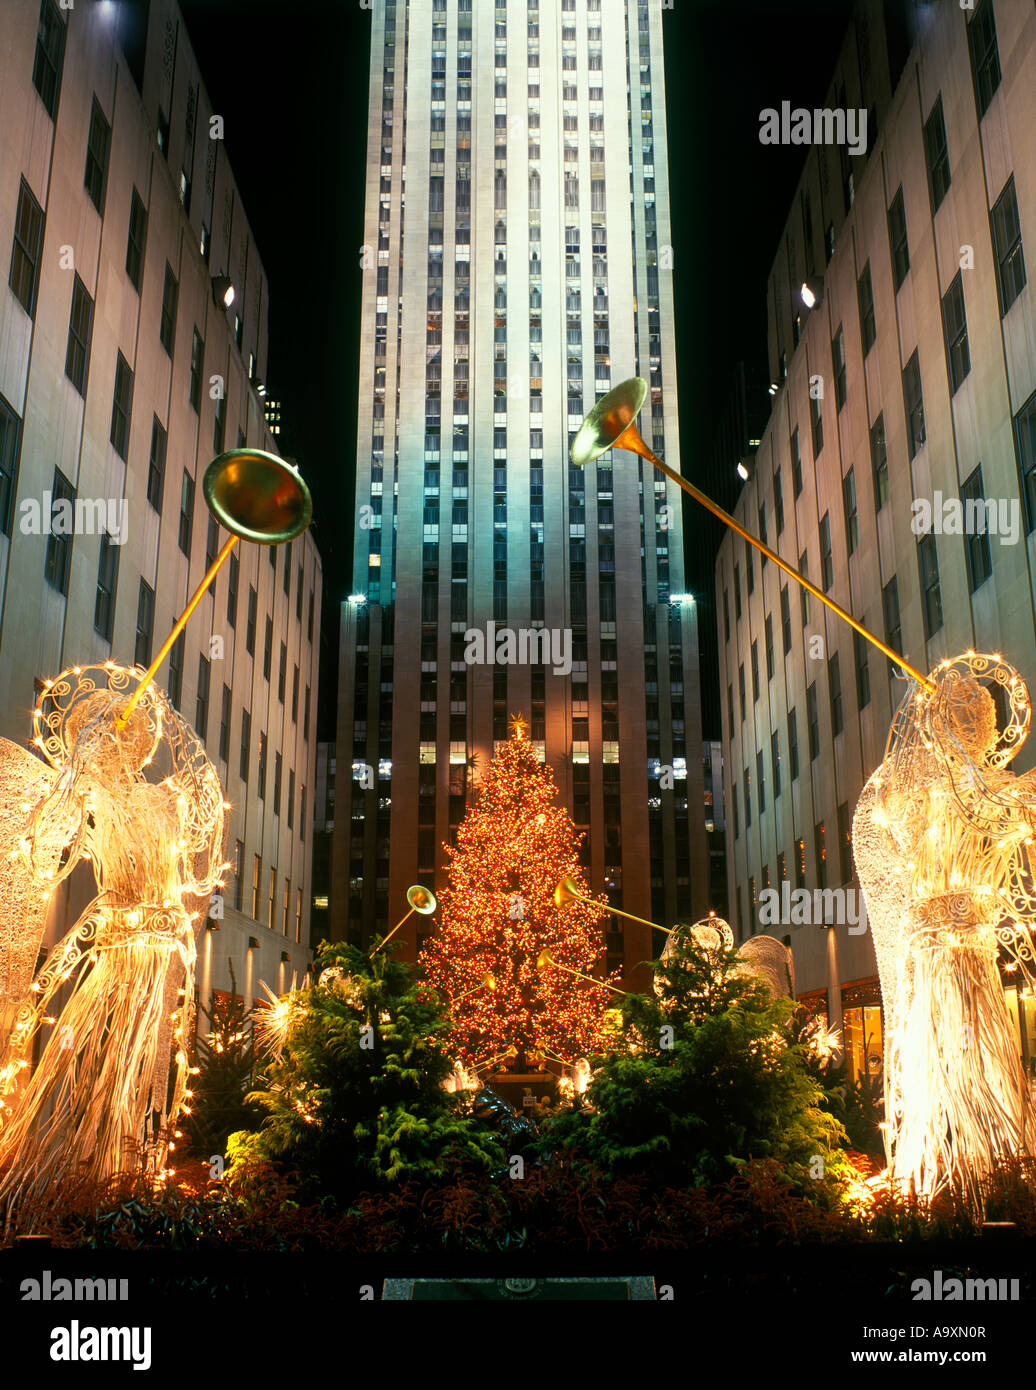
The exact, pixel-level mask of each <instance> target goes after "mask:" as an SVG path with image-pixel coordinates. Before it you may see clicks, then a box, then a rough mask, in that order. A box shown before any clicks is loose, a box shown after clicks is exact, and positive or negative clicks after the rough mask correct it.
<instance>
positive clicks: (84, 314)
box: [65, 275, 94, 397]
mask: <svg viewBox="0 0 1036 1390" xmlns="http://www.w3.org/2000/svg"><path fill="white" fill-rule="evenodd" d="M93 326H94V302H93V300H92V299H91V298H90V296H89V295H88V294H87V292H86V286H85V285H84V284H83V282H82V280H80V278H79V276H78V275H76V276H75V277H74V279H73V281H72V310H71V312H70V314H69V316H68V346H67V348H66V349H65V375H66V376H67V377H68V379H69V381H70V382H71V383H72V385H73V386H74V387H75V388H76V390H77V391H78V392H79V394H80V395H81V396H84V397H85V395H86V369H87V364H88V363H89V361H90V338H91V335H92V333H93Z"/></svg>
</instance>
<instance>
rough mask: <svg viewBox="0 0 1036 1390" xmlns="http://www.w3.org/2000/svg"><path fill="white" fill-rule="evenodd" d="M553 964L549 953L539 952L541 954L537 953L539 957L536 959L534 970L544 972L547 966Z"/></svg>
mask: <svg viewBox="0 0 1036 1390" xmlns="http://www.w3.org/2000/svg"><path fill="white" fill-rule="evenodd" d="M553 964H554V961H553V960H552V958H551V954H550V952H549V951H541V952H540V953H539V955H538V956H537V957H536V969H537V970H546V968H547V966H548V965H553Z"/></svg>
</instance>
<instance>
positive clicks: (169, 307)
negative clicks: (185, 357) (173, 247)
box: [158, 261, 180, 357]
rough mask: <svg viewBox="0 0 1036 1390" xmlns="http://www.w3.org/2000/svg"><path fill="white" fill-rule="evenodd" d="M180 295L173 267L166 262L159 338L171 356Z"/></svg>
mask: <svg viewBox="0 0 1036 1390" xmlns="http://www.w3.org/2000/svg"><path fill="white" fill-rule="evenodd" d="M179 295H180V286H179V285H178V284H177V281H176V276H175V275H174V274H173V268H172V266H171V265H170V264H169V262H168V261H167V262H166V267H165V284H164V286H163V288H162V317H161V319H160V320H159V324H158V340H159V342H160V343H161V344H162V346H163V347H164V348H165V350H166V352H167V353H168V354H169V356H170V357H172V355H173V340H174V338H175V336H176V303H177V300H178V299H179Z"/></svg>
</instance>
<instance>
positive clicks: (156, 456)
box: [147, 415, 166, 515]
mask: <svg viewBox="0 0 1036 1390" xmlns="http://www.w3.org/2000/svg"><path fill="white" fill-rule="evenodd" d="M165 450H166V432H165V430H164V429H163V428H162V426H161V424H160V422H159V419H158V416H157V415H155V416H153V417H152V420H151V452H150V454H149V455H148V464H147V500H148V501H149V502H150V503H151V505H152V507H154V509H155V511H156V512H158V513H159V515H161V512H162V490H163V488H164V486H165Z"/></svg>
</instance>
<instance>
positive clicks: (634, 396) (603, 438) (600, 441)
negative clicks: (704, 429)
mask: <svg viewBox="0 0 1036 1390" xmlns="http://www.w3.org/2000/svg"><path fill="white" fill-rule="evenodd" d="M647 394H648V384H647V382H646V381H645V380H644V378H643V377H639V376H631V377H630V378H629V379H628V380H626V381H621V382H620V383H619V384H618V386H613V387H612V389H611V390H610V391H609V392H608V394H607V395H606V396H602V397H601V399H600V400H599V401H598V402H597V404H596V405H595V406H594V407H593V409H592V410H591V411H590V412H589V413H588V414H587V415H586V417H585V418H584V420H583V423H582V424H581V425H580V426H579V429H578V431H577V432H576V437H575V439H573V441H572V448H571V450H570V457H571V459H572V462H573V463H574V464H576V465H577V466H585V465H586V464H588V463H593V461H594V460H595V459H596V458H599V457H600V456H601V454H603V453H604V452H605V451H606V450H608V449H628V450H629V451H630V453H633V454H639V455H640V457H641V458H642V459H645V460H646V461H647V462H648V463H650V464H652V465H653V466H654V467H655V468H657V469H658V470H659V472H660V473H664V474H665V475H666V477H667V478H670V479H672V481H673V482H674V483H675V484H676V485H677V487H679V488H682V489H683V491H684V492H686V493H688V494H689V495H690V496H691V497H693V498H694V500H695V501H696V502H700V503H701V505H702V506H703V507H705V508H706V510H707V511H710V512H711V513H712V515H713V516H717V517H719V519H720V521H722V522H723V524H724V525H725V526H729V527H730V529H731V530H732V531H736V532H737V534H738V535H739V536H740V537H741V538H742V539H743V540H744V541H747V543H748V544H749V545H753V546H755V548H756V550H758V551H759V552H760V553H761V554H763V555H765V556H766V558H767V559H768V560H772V561H773V563H774V564H775V565H776V566H777V568H778V569H781V570H783V571H784V573H785V574H787V575H789V576H790V577H791V578H792V579H794V580H795V582H796V583H797V584H801V585H802V587H803V588H804V589H805V590H807V592H808V593H811V594H812V595H813V597H814V598H815V599H819V601H820V602H821V603H822V604H824V606H825V607H827V608H830V610H831V612H832V613H837V614H838V616H839V617H840V618H841V619H842V620H843V621H844V622H847V623H848V624H849V626H850V627H851V628H853V629H854V631H856V632H858V633H859V634H860V636H861V637H865V638H866V639H867V641H868V642H872V643H873V644H874V646H876V647H877V649H878V650H879V651H880V652H883V653H884V654H885V656H887V657H888V659H889V660H890V661H891V662H892V663H893V664H894V665H897V666H900V667H902V669H903V670H904V671H906V672H908V673H909V674H910V675H911V676H913V678H914V680H916V681H919V682H920V684H921V685H922V686H923V687H924V689H926V690H930V691H934V690H935V685H934V683H933V682H932V681H930V680H929V679H928V677H927V676H923V675H922V674H921V672H920V671H917V670H915V669H914V667H913V666H911V665H910V664H909V662H907V661H904V660H903V658H902V657H901V656H900V654H899V653H898V652H896V651H893V649H892V648H891V647H888V646H886V645H885V643H884V642H882V641H881V640H880V638H877V637H875V635H874V633H873V632H870V631H869V630H868V629H867V628H865V627H864V626H863V624H862V623H860V622H857V620H856V619H855V618H854V617H853V615H852V614H851V613H848V612H846V610H845V609H844V608H842V607H841V606H840V605H839V604H837V603H835V601H834V599H830V598H828V597H827V595H826V594H825V593H824V592H823V590H821V589H818V588H817V586H816V585H815V584H813V583H812V582H811V581H810V580H808V579H807V578H806V577H805V575H802V574H799V572H798V570H796V569H793V568H792V567H791V565H789V564H788V562H787V561H786V560H782V559H781V557H780V556H779V555H778V554H777V552H776V551H775V550H771V549H770V547H769V546H768V545H764V544H763V542H762V541H761V540H758V539H757V538H756V537H755V536H753V535H752V533H751V531H746V530H745V528H744V527H743V526H742V525H741V523H740V522H739V521H736V520H735V519H734V517H732V516H731V515H730V513H729V512H725V511H724V510H723V508H722V507H720V506H719V505H718V504H717V503H715V502H713V500H712V498H711V497H709V496H707V495H706V494H705V493H704V492H702V491H701V489H700V488H696V487H695V486H694V484H693V483H689V482H688V481H687V479H686V478H683V477H681V476H680V474H679V473H677V472H675V471H674V470H673V469H672V468H669V467H668V466H667V465H666V464H664V463H663V462H662V460H661V459H660V458H659V457H658V455H657V454H655V453H653V452H652V451H651V450H650V449H649V448H648V446H647V445H646V444H645V443H644V440H643V438H642V436H641V433H640V431H639V430H638V429H637V426H636V418H637V416H638V415H639V414H640V412H641V409H642V408H643V405H644V402H645V401H646V400H647Z"/></svg>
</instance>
